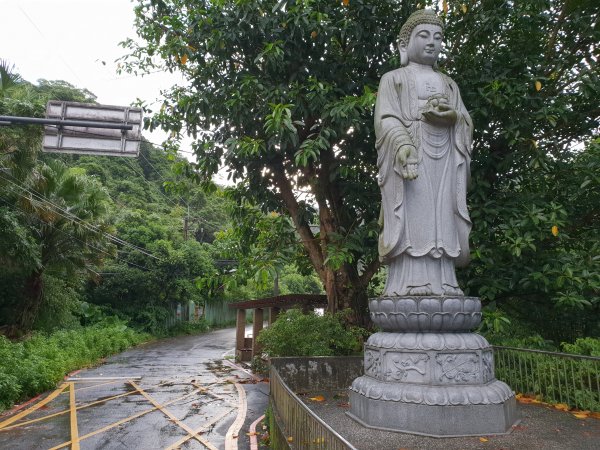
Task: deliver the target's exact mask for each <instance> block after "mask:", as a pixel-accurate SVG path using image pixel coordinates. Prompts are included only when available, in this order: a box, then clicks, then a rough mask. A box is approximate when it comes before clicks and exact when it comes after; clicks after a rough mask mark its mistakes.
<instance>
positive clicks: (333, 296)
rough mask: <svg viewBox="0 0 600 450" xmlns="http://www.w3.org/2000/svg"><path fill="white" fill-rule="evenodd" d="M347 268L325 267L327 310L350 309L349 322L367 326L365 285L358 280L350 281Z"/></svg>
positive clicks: (368, 319) (331, 311)
mask: <svg viewBox="0 0 600 450" xmlns="http://www.w3.org/2000/svg"><path fill="white" fill-rule="evenodd" d="M344 269H346V270H344ZM347 269H348V268H341V269H340V270H336V271H334V270H332V269H331V268H326V269H325V272H326V279H325V280H323V284H324V286H325V293H326V294H327V311H328V312H330V313H336V312H337V311H342V310H344V309H351V310H352V315H351V316H350V318H349V319H350V322H351V323H352V324H354V325H360V326H368V325H369V324H370V317H369V314H368V311H367V306H368V305H367V286H363V285H362V284H361V283H359V282H358V281H354V282H352V281H351V276H350V275H349V273H348V272H349V271H348V270H347Z"/></svg>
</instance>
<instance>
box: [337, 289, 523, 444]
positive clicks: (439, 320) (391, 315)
mask: <svg viewBox="0 0 600 450" xmlns="http://www.w3.org/2000/svg"><path fill="white" fill-rule="evenodd" d="M369 308H370V311H371V317H372V319H373V322H375V324H376V325H378V326H379V327H381V328H382V329H383V330H385V331H383V332H379V333H375V334H373V335H372V336H371V337H370V338H369V340H368V341H367V343H366V344H365V349H364V350H365V353H364V375H363V376H361V377H358V378H356V379H355V380H354V382H353V383H352V386H351V387H350V404H351V409H350V411H349V412H348V415H349V416H350V417H352V418H353V419H355V420H356V421H357V422H359V423H360V424H362V425H364V426H367V427H371V428H378V429H384V430H391V431H398V432H408V433H415V434H423V435H429V436H438V437H441V436H445V437H449V436H478V435H490V434H503V433H507V432H510V430H511V429H512V428H511V427H512V426H513V425H515V424H516V423H517V422H518V419H517V413H516V406H515V397H514V393H513V392H512V390H511V389H510V388H509V387H508V386H507V385H506V384H505V383H503V382H502V381H499V380H496V378H495V376H494V355H493V351H492V347H491V346H490V344H489V343H488V342H487V341H486V340H485V338H483V337H482V336H480V335H478V334H475V333H471V332H469V330H470V329H472V328H474V327H476V326H477V325H478V324H479V322H480V320H481V311H480V310H481V302H480V301H479V299H478V298H476V297H458V296H457V297H434V296H423V297H382V298H376V299H371V300H370V303H369Z"/></svg>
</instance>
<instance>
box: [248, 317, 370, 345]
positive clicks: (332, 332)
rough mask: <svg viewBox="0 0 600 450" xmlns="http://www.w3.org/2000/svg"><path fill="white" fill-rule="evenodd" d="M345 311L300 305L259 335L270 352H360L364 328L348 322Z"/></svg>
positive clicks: (261, 342) (259, 338)
mask: <svg viewBox="0 0 600 450" xmlns="http://www.w3.org/2000/svg"><path fill="white" fill-rule="evenodd" d="M346 317H347V313H346V312H341V313H337V314H335V315H332V314H328V313H325V314H324V315H322V316H319V315H317V314H315V313H309V314H303V313H302V312H301V311H300V310H298V309H290V310H288V311H286V312H285V313H282V314H281V315H280V316H279V317H278V318H277V320H276V321H275V323H273V325H271V326H270V327H268V328H266V329H264V330H263V331H262V332H261V334H260V335H259V337H258V342H259V343H260V344H262V346H263V349H264V352H265V353H267V354H268V355H269V356H336V355H350V354H352V353H356V352H360V351H361V347H362V338H363V337H364V333H365V332H364V330H362V329H361V328H358V327H347V326H345V318H346Z"/></svg>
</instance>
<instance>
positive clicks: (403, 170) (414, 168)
mask: <svg viewBox="0 0 600 450" xmlns="http://www.w3.org/2000/svg"><path fill="white" fill-rule="evenodd" d="M417 162H418V159H417V151H416V149H415V148H414V147H413V146H412V145H403V146H401V147H400V148H399V149H398V151H397V152H396V165H397V166H398V167H399V168H400V174H401V175H402V178H404V179H405V180H414V179H415V178H417V176H418V175H419V173H418V164H417Z"/></svg>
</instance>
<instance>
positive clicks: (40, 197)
mask: <svg viewBox="0 0 600 450" xmlns="http://www.w3.org/2000/svg"><path fill="white" fill-rule="evenodd" d="M0 169H7V168H6V167H3V166H0ZM5 173H6V172H5ZM9 176H10V175H9ZM11 177H12V176H11ZM0 178H2V179H4V180H5V181H7V182H9V183H10V184H12V185H14V186H16V187H17V188H19V189H20V190H22V191H23V192H27V193H28V194H29V195H32V196H33V197H34V198H36V200H38V201H40V202H42V203H46V204H48V205H50V206H51V207H53V208H54V209H55V212H56V213H57V214H58V215H59V216H61V217H63V218H65V219H67V220H71V221H74V222H76V223H79V224H81V225H83V226H84V227H86V228H87V229H88V230H92V231H94V232H96V233H101V234H102V235H103V236H105V237H106V238H107V239H109V240H110V241H112V242H114V243H116V244H120V245H124V246H127V247H129V248H131V249H133V250H136V251H138V252H140V253H142V254H144V255H146V256H149V257H151V258H154V259H156V260H160V258H158V257H156V256H154V255H153V254H152V253H149V252H147V251H146V250H144V249H142V248H141V247H138V246H136V245H134V244H132V243H130V242H127V241H125V240H123V239H121V238H118V237H117V236H114V235H112V234H110V233H107V232H106V231H103V230H101V229H99V228H98V227H96V226H94V225H92V224H90V223H88V222H86V221H85V220H83V219H81V218H79V217H78V216H76V215H75V214H72V213H71V212H69V211H67V210H65V209H64V208H61V207H60V206H58V205H56V204H55V203H53V202H52V201H50V200H49V199H48V198H46V197H44V196H43V195H41V194H40V193H39V192H36V191H34V190H30V189H28V188H25V187H23V186H21V185H20V184H19V183H15V182H14V181H11V180H9V179H8V178H6V177H4V176H2V175H0ZM19 195H21V194H19ZM23 197H24V196H23ZM24 198H26V197H24ZM61 213H63V214H61ZM65 214H66V215H65Z"/></svg>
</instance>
